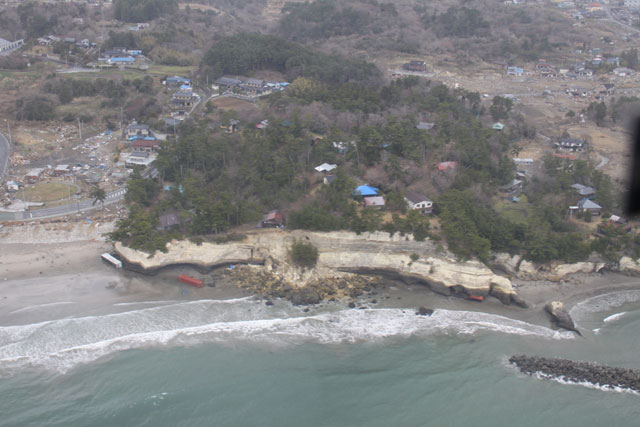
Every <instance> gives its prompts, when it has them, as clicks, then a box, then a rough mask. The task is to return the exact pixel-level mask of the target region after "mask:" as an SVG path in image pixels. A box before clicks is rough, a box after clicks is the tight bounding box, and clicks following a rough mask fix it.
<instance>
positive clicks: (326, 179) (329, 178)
mask: <svg viewBox="0 0 640 427" xmlns="http://www.w3.org/2000/svg"><path fill="white" fill-rule="evenodd" d="M335 180H336V175H327V176H325V177H324V178H323V179H322V182H323V183H325V184H326V185H331V183H332V182H333V181H335Z"/></svg>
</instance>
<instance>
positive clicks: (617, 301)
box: [569, 290, 640, 321]
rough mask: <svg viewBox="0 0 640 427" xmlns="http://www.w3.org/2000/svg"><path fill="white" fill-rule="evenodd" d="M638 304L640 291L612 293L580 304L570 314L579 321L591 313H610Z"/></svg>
mask: <svg viewBox="0 0 640 427" xmlns="http://www.w3.org/2000/svg"><path fill="white" fill-rule="evenodd" d="M638 302H640V290H630V291H620V292H612V293H609V294H604V295H598V296H595V297H592V298H589V299H586V300H584V301H582V302H579V303H578V304H576V305H575V306H573V308H571V310H570V311H569V314H570V315H571V317H572V318H573V319H574V320H578V321H579V320H582V319H584V318H585V317H587V316H589V314H590V313H598V312H602V311H609V310H612V309H615V308H616V307H621V306H623V305H625V304H629V303H638Z"/></svg>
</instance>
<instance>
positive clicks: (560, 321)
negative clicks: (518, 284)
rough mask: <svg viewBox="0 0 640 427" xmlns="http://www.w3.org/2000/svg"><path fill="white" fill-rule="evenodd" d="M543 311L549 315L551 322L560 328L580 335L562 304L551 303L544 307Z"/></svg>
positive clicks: (557, 302) (558, 302)
mask: <svg viewBox="0 0 640 427" xmlns="http://www.w3.org/2000/svg"><path fill="white" fill-rule="evenodd" d="M544 309H545V311H546V312H547V313H549V315H551V320H552V321H553V322H554V323H555V324H556V325H558V326H559V327H561V328H564V329H567V330H569V331H573V332H575V333H577V334H578V335H582V334H581V333H580V331H578V330H577V329H576V325H575V324H574V323H573V319H571V316H569V312H568V311H567V310H566V309H565V308H564V304H563V303H562V302H560V301H551V302H550V303H547V304H546V305H545V306H544Z"/></svg>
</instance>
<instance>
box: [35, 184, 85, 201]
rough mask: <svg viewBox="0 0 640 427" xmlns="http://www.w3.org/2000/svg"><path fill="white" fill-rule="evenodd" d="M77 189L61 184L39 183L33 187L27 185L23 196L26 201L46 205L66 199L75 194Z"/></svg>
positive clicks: (70, 185)
mask: <svg viewBox="0 0 640 427" xmlns="http://www.w3.org/2000/svg"><path fill="white" fill-rule="evenodd" d="M77 191H78V188H77V187H76V186H75V185H73V184H66V183H62V182H40V183H38V184H35V185H27V186H26V187H25V190H24V194H25V196H26V198H27V200H28V201H30V202H38V203H47V202H54V201H57V200H62V199H68V198H69V194H70V193H71V194H75V193H76V192H77Z"/></svg>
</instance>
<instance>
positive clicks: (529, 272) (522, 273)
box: [518, 260, 541, 280]
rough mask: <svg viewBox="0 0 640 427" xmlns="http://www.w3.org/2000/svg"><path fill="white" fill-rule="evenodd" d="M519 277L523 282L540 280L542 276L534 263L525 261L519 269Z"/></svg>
mask: <svg viewBox="0 0 640 427" xmlns="http://www.w3.org/2000/svg"><path fill="white" fill-rule="evenodd" d="M518 277H519V278H521V279H523V280H540V279H541V274H540V273H539V272H538V269H537V268H536V266H535V264H534V263H532V262H530V261H525V260H523V261H522V262H521V263H520V266H519V267H518Z"/></svg>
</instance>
